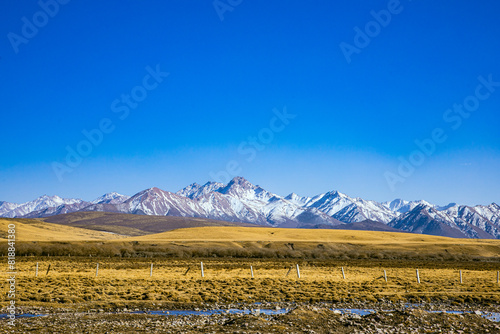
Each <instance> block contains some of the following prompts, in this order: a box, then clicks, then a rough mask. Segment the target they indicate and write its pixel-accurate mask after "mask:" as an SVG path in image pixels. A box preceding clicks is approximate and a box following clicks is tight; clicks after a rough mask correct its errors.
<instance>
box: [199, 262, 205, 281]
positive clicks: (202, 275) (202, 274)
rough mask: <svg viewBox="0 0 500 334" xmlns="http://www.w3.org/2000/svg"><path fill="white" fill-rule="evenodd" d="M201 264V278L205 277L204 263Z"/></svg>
mask: <svg viewBox="0 0 500 334" xmlns="http://www.w3.org/2000/svg"><path fill="white" fill-rule="evenodd" d="M200 263H201V277H205V273H204V272H203V262H200Z"/></svg>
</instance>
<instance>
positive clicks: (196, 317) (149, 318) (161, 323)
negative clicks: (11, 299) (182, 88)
mask: <svg viewBox="0 0 500 334" xmlns="http://www.w3.org/2000/svg"><path fill="white" fill-rule="evenodd" d="M21 311H22V312H29V314H32V315H36V316H35V317H33V316H30V317H26V316H21V317H18V318H17V319H16V320H15V322H16V326H15V328H12V327H11V326H9V325H8V324H7V321H6V319H2V320H0V332H1V333H11V332H12V331H13V330H14V331H15V332H17V333H30V332H31V333H146V332H148V333H500V322H499V320H500V319H499V317H500V314H498V313H495V312H499V311H500V308H499V307H498V306H496V305H490V306H484V305H483V306H481V305H466V306H462V307H457V306H456V305H455V306H451V305H447V304H419V305H410V304H404V303H391V302H382V303H377V304H366V303H362V302H360V303H356V302H354V303H336V304H331V303H316V304H309V303H299V304H296V303H263V304H251V305H246V306H245V305H240V304H228V305H220V304H214V305H203V307H202V308H193V309H189V310H187V309H186V310H140V309H128V308H125V309H121V310H116V311H115V312H107V311H105V310H93V311H90V312H89V311H87V312H75V311H74V310H69V309H68V310H62V309H61V310H59V311H56V310H48V309H43V308H31V309H22V310H21Z"/></svg>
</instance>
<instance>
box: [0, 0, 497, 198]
mask: <svg viewBox="0 0 500 334" xmlns="http://www.w3.org/2000/svg"><path fill="white" fill-rule="evenodd" d="M43 1H44V0H42V2H43ZM46 2H50V1H46ZM232 2H233V4H234V3H236V1H234V0H233V1H232ZM221 3H226V4H227V3H228V2H227V1H226V0H221ZM389 3H391V1H389V2H388V1H361V0H357V1H354V0H344V1H326V0H325V1H307V2H306V1H286V2H284V1H260V0H252V1H248V0H243V1H241V3H240V4H238V5H236V6H234V7H232V11H226V12H224V13H223V20H221V19H220V17H219V15H218V13H217V11H216V9H215V8H214V6H213V2H212V1H188V0H178V1H160V0H155V1H153V0H143V1H138V0H135V1H132V0H128V1H77V0H72V1H70V2H68V3H67V4H64V5H60V6H59V7H60V8H59V10H58V12H57V13H56V14H55V15H54V16H53V17H50V18H49V19H48V20H47V22H46V24H44V23H45V22H42V21H43V14H37V13H38V12H39V11H40V10H41V7H40V5H39V4H37V3H36V2H28V1H17V0H5V1H3V3H2V5H3V6H2V7H3V10H2V12H1V13H0V31H1V32H2V33H3V38H2V39H1V41H2V42H1V43H0V57H1V58H0V70H1V73H2V80H1V83H0V85H1V86H0V91H1V93H2V102H1V110H2V118H1V120H2V121H1V123H0V129H1V135H2V139H3V140H2V145H1V160H0V185H1V187H0V200H4V201H10V202H24V201H28V200H31V199H34V198H35V197H38V196H40V195H43V194H49V195H53V194H57V195H59V196H63V197H77V198H82V199H85V200H92V199H94V198H96V197H97V196H99V195H101V194H103V193H105V192H110V191H117V192H120V193H124V194H128V195H133V194H134V193H136V192H138V191H141V190H143V189H146V188H148V187H152V186H157V187H159V188H162V189H164V190H169V191H177V190H179V189H180V188H182V187H184V186H186V185H187V184H190V183H192V182H195V181H196V182H198V183H205V182H206V181H209V180H211V179H212V177H211V176H210V175H211V174H210V173H218V172H220V171H225V170H226V165H227V163H228V162H229V161H234V162H236V163H238V165H239V168H240V169H241V170H239V171H238V174H239V175H241V176H244V177H246V178H247V179H248V180H249V181H251V182H252V183H254V184H259V185H261V186H263V187H264V188H266V189H268V190H270V191H272V192H275V193H277V194H280V195H287V194H288V193H290V192H292V191H293V192H296V193H298V194H300V195H309V196H311V195H315V194H318V193H321V192H326V191H329V190H333V189H335V190H339V191H341V192H344V193H347V194H348V195H350V196H353V197H363V198H366V199H373V200H378V201H386V200H392V199H394V198H404V199H408V200H413V199H426V200H428V201H431V202H434V203H437V204H446V203H449V202H458V203H462V204H469V205H475V204H489V203H491V202H496V203H500V173H499V171H500V135H499V133H500V132H499V129H500V87H497V88H496V90H495V91H493V92H490V96H489V97H488V98H486V99H485V100H482V101H480V104H479V107H478V108H477V110H474V112H472V113H471V115H470V117H468V118H466V119H462V123H461V124H460V126H458V127H457V129H454V128H453V127H452V126H453V125H457V124H456V123H454V122H446V121H445V120H444V119H443V115H445V112H446V110H447V109H449V108H452V106H453V104H454V103H458V104H461V103H463V102H464V100H465V99H466V98H467V97H468V96H471V95H474V94H475V89H476V87H477V86H478V85H479V83H480V82H479V81H478V77H479V76H483V77H484V78H487V77H488V76H489V75H491V76H492V79H493V81H495V82H499V81H500V62H499V56H500V52H499V51H500V38H498V37H499V36H500V20H498V14H499V13H500V3H499V2H498V1H494V0H490V1H482V2H478V3H477V2H476V3H474V2H472V1H465V0H460V1H442V2H441V1H440V2H436V1H430V0H418V1H415V0H414V1H409V0H406V1H403V0H402V1H401V2H400V5H399V7H397V8H398V13H397V14H392V15H391V20H390V22H389V23H388V24H387V25H386V26H385V27H381V29H380V32H376V31H375V32H373V33H372V35H373V37H372V38H370V42H369V44H368V45H367V46H365V47H363V48H360V49H359V50H358V51H359V52H358V53H355V54H352V57H351V62H350V63H348V62H347V61H346V58H345V57H344V54H343V52H342V50H341V48H340V46H339V45H340V44H341V43H343V42H344V43H348V44H351V45H354V38H355V35H356V32H355V30H354V28H355V27H359V28H360V29H362V30H364V29H365V25H366V24H367V23H369V22H370V21H373V20H374V18H373V16H372V15H371V14H370V13H371V11H375V12H379V11H381V10H385V9H387V8H388V4H389ZM389 6H390V5H389ZM33 16H35V19H38V20H42V21H40V22H41V23H40V22H39V25H40V28H38V32H37V33H36V35H35V36H32V37H30V38H26V40H24V43H21V44H19V45H17V48H18V50H17V51H18V52H17V53H16V52H15V48H14V47H13V45H12V43H11V41H10V40H9V36H10V39H12V36H13V35H12V34H10V35H9V33H13V34H17V35H19V36H22V33H23V31H22V30H23V25H24V24H25V23H24V22H23V17H26V18H27V20H28V21H29V22H33ZM369 26H370V25H369ZM372 26H373V25H372ZM158 64H159V68H160V69H161V71H164V72H168V73H169V76H168V77H166V78H165V79H164V80H163V82H161V83H160V84H159V85H158V87H157V88H155V89H153V90H151V91H148V95H147V97H146V98H145V99H144V100H143V101H141V102H139V103H138V105H137V107H136V108H135V109H131V110H130V114H129V115H128V117H126V118H125V119H123V120H122V119H120V117H119V116H120V115H121V114H120V113H114V112H113V110H112V108H111V104H112V102H113V101H114V100H115V99H120V97H121V95H122V94H130V93H131V91H132V90H133V89H134V87H136V86H138V85H141V84H142V81H143V78H144V77H145V76H146V75H147V74H148V72H147V70H146V67H148V66H150V67H151V68H155V67H156V66H157V65H158ZM494 89H495V88H494ZM483 92H486V91H484V90H483ZM121 106H123V104H122V105H121ZM285 106H286V109H287V112H288V113H290V114H294V115H296V117H295V118H294V119H292V120H290V122H289V124H288V125H286V126H285V128H284V129H283V130H282V131H280V132H276V133H274V138H273V139H272V140H270V142H267V143H265V144H264V145H262V146H263V147H260V148H264V149H263V150H262V151H258V152H257V153H256V155H255V156H254V157H253V159H248V158H249V157H250V154H248V153H247V154H241V153H239V152H238V147H239V146H240V145H243V146H244V148H246V149H248V145H247V144H245V141H248V137H252V136H254V137H255V136H258V134H259V133H261V134H265V133H266V132H265V131H267V130H263V129H265V128H269V125H270V122H271V121H272V120H273V117H274V113H273V109H275V108H276V109H278V110H283V108H284V107H285ZM103 119H109V120H110V121H111V122H112V124H113V127H114V131H112V132H111V133H107V134H104V136H103V139H102V142H101V143H99V144H98V145H94V146H93V147H92V152H91V153H90V154H89V155H88V156H86V157H84V158H83V160H82V161H81V163H80V164H79V165H78V166H76V167H74V168H73V167H72V168H71V172H68V173H64V175H63V176H62V180H60V179H58V177H57V175H56V173H55V172H54V170H53V166H52V165H53V163H54V162H57V163H59V164H65V163H66V162H65V159H66V154H67V150H66V148H67V147H68V146H69V147H71V148H73V149H75V148H76V147H77V145H78V144H79V143H81V142H82V141H83V140H85V136H84V135H83V134H82V131H83V130H88V131H90V130H92V129H94V128H97V127H98V126H99V123H100V122H101V121H102V120H103ZM436 128H441V129H442V130H443V131H444V133H445V135H446V136H447V139H446V140H445V141H444V142H442V143H438V144H437V145H436V149H435V151H434V152H433V153H432V154H430V155H429V156H426V157H425V161H424V162H423V163H422V164H421V165H420V166H417V167H416V168H415V170H414V171H413V172H412V173H411V175H409V176H407V177H404V179H405V182H399V183H397V184H396V185H395V187H393V189H391V187H390V186H389V185H388V182H387V181H386V177H385V174H386V172H390V173H394V174H397V173H398V167H399V165H400V160H399V159H398V158H399V157H403V158H404V159H408V158H409V156H410V155H411V154H412V152H414V151H415V150H416V149H418V147H417V146H416V144H415V140H424V139H426V138H431V136H432V135H431V133H432V131H433V130H434V129H436ZM267 133H268V132H267ZM261 144H262V143H261ZM248 160H251V161H248ZM231 176H232V175H231Z"/></svg>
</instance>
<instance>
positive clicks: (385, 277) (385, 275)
mask: <svg viewBox="0 0 500 334" xmlns="http://www.w3.org/2000/svg"><path fill="white" fill-rule="evenodd" d="M384 279H385V282H386V283H387V274H386V272H385V269H384Z"/></svg>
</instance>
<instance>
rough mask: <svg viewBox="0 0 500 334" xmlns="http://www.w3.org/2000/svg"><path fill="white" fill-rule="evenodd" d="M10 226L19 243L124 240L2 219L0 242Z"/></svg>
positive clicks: (64, 228)
mask: <svg viewBox="0 0 500 334" xmlns="http://www.w3.org/2000/svg"><path fill="white" fill-rule="evenodd" d="M9 224H15V226H16V228H15V230H16V239H17V240H19V241H81V240H112V239H118V238H123V236H119V235H116V234H112V233H106V232H99V231H93V230H88V229H83V228H78V227H71V226H64V225H58V224H51V223H46V222H43V221H41V220H36V219H2V218H0V238H1V239H0V240H2V239H3V240H6V237H7V231H8V226H9Z"/></svg>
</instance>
